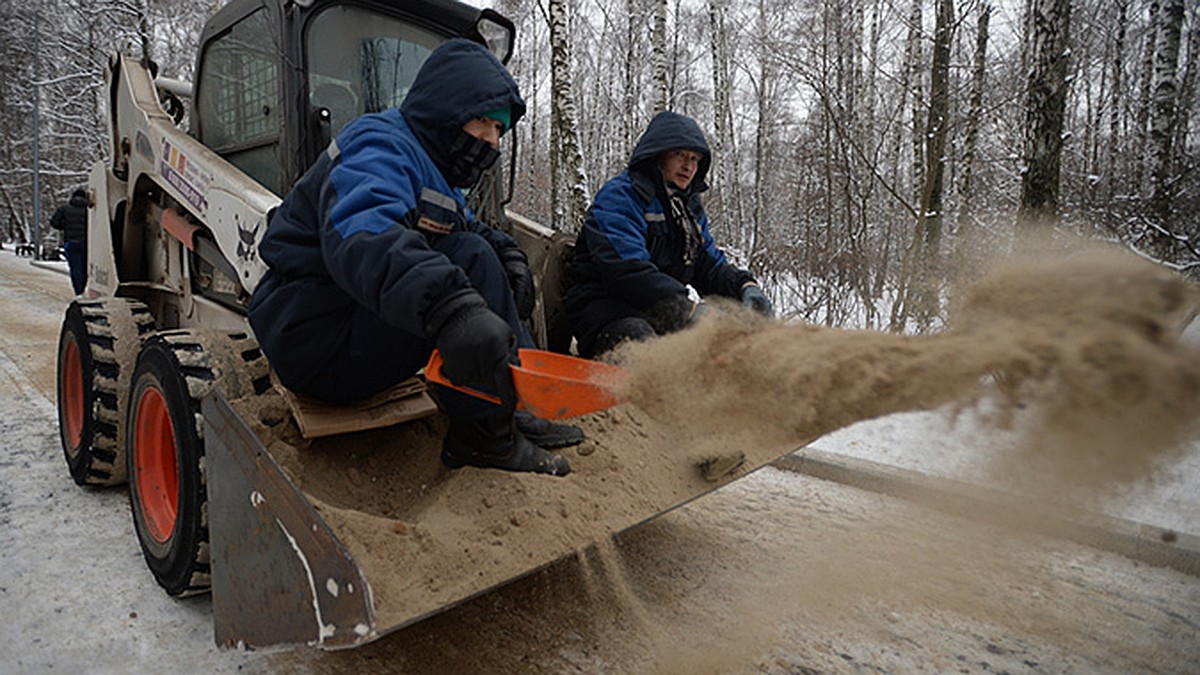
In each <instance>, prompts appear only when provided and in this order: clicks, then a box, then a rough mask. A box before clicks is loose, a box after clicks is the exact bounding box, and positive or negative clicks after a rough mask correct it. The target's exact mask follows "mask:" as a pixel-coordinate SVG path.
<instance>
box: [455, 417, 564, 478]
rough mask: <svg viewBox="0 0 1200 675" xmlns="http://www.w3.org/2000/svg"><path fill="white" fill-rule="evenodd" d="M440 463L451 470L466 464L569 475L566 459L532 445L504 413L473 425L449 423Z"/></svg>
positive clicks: (486, 467) (459, 422)
mask: <svg viewBox="0 0 1200 675" xmlns="http://www.w3.org/2000/svg"><path fill="white" fill-rule="evenodd" d="M442 463H443V464H445V465H446V466H448V467H450V468H451V469H457V468H459V467H461V466H468V465H469V466H477V467H482V468H485V469H504V470H505V471H529V472H532V473H545V474H549V475H551V476H565V475H567V474H568V473H570V472H571V465H570V464H568V463H567V458H566V457H563V456H561V455H556V454H554V453H552V452H546V451H545V450H543V449H542V448H539V447H538V446H536V445H534V444H533V443H531V442H530V441H529V439H527V438H525V436H524V435H523V434H522V433H521V432H520V431H518V430H517V429H516V428H515V425H514V423H513V420H512V417H509V416H508V415H504V414H501V415H493V416H492V417H488V418H484V419H483V420H481V421H476V422H464V421H455V420H451V422H450V428H449V429H448V430H447V431H446V438H445V440H443V441H442Z"/></svg>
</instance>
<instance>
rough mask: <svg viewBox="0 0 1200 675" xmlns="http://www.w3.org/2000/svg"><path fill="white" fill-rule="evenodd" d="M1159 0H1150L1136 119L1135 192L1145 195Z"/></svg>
mask: <svg viewBox="0 0 1200 675" xmlns="http://www.w3.org/2000/svg"><path fill="white" fill-rule="evenodd" d="M1158 6H1159V0H1150V23H1149V29H1148V30H1147V31H1146V41H1145V44H1144V47H1143V52H1142V73H1141V78H1140V79H1141V83H1140V84H1141V93H1140V95H1139V97H1138V108H1137V117H1136V119H1135V124H1136V125H1137V126H1136V134H1135V137H1136V140H1135V142H1134V146H1133V147H1134V151H1135V152H1137V159H1136V160H1135V162H1134V169H1133V187H1134V193H1135V194H1138V195H1144V194H1145V193H1146V192H1145V184H1144V183H1145V178H1146V174H1147V171H1146V148H1147V147H1148V146H1149V144H1150V132H1149V129H1150V124H1149V123H1150V100H1151V94H1152V93H1153V88H1154V44H1155V36H1156V35H1157V33H1158Z"/></svg>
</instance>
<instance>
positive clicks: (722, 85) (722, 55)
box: [707, 0, 733, 222]
mask: <svg viewBox="0 0 1200 675" xmlns="http://www.w3.org/2000/svg"><path fill="white" fill-rule="evenodd" d="M728 7H729V5H728V3H727V0H708V28H709V31H708V35H709V46H710V49H711V51H712V63H713V67H712V78H713V137H712V150H713V153H712V154H713V157H714V158H715V160H716V161H714V162H713V163H712V166H711V175H712V184H713V196H712V197H710V198H709V200H708V204H707V206H708V212H709V215H710V216H711V217H712V218H713V219H714V220H715V221H716V222H727V221H728V213H729V209H728V208H727V202H726V200H727V199H728V198H729V189H728V185H727V184H726V179H727V177H728V172H727V171H726V169H725V167H726V166H727V163H728V161H729V157H728V156H727V154H726V146H727V144H728V143H727V139H726V135H727V134H728V133H729V131H730V129H731V128H732V126H733V125H732V121H733V116H732V114H731V112H730V108H731V107H732V106H731V102H730V98H731V97H730V91H729V45H728V42H727V40H728V38H729V36H728V34H727V33H726V32H725V13H726V11H727V10H728ZM728 145H732V144H728Z"/></svg>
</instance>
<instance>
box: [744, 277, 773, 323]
mask: <svg viewBox="0 0 1200 675" xmlns="http://www.w3.org/2000/svg"><path fill="white" fill-rule="evenodd" d="M742 306H743V307H747V308H749V309H752V310H754V311H756V312H758V313H759V314H762V315H763V316H765V317H768V318H770V317H771V315H772V314H774V308H773V307H771V301H770V299H768V298H767V296H766V294H765V293H763V292H762V289H761V288H759V287H758V284H746V286H744V287H743V288H742Z"/></svg>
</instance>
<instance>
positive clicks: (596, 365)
mask: <svg viewBox="0 0 1200 675" xmlns="http://www.w3.org/2000/svg"><path fill="white" fill-rule="evenodd" d="M517 353H518V355H519V356H520V357H521V365H519V366H517V365H514V366H512V376H513V385H514V386H515V387H516V390H517V399H518V406H519V407H521V408H524V409H525V410H528V411H529V412H531V413H533V414H534V415H535V416H537V417H540V418H542V419H548V420H557V419H563V418H565V417H578V416H579V415H586V414H588V413H593V412H596V411H599V410H604V409H606V408H610V407H612V406H614V405H616V404H617V403H619V402H620V401H619V400H618V399H617V397H616V395H615V394H614V393H613V389H614V388H615V387H616V385H618V384H620V383H621V381H622V380H624V379H625V371H624V370H622V369H621V368H619V367H617V366H612V365H609V364H607V363H600V362H598V361H589V360H587V359H581V358H578V357H575V356H567V355H566V354H558V353H555V352H547V351H542V350H540V349H521V350H518V352H517ZM425 379H427V380H429V381H430V382H433V383H436V384H440V385H442V386H443V387H449V388H451V389H455V390H457V391H461V392H463V393H465V394H470V395H471V396H474V397H476V398H481V399H484V400H485V401H491V402H492V403H497V404H498V403H500V399H499V398H497V397H495V396H492V395H491V394H485V393H484V392H481V391H479V390H477V389H472V388H470V387H463V386H460V385H457V384H454V383H452V382H450V380H449V379H448V378H446V376H444V375H442V355H441V353H440V352H438V351H437V350H436V349H435V350H433V355H432V356H430V357H429V364H428V365H426V366H425Z"/></svg>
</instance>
